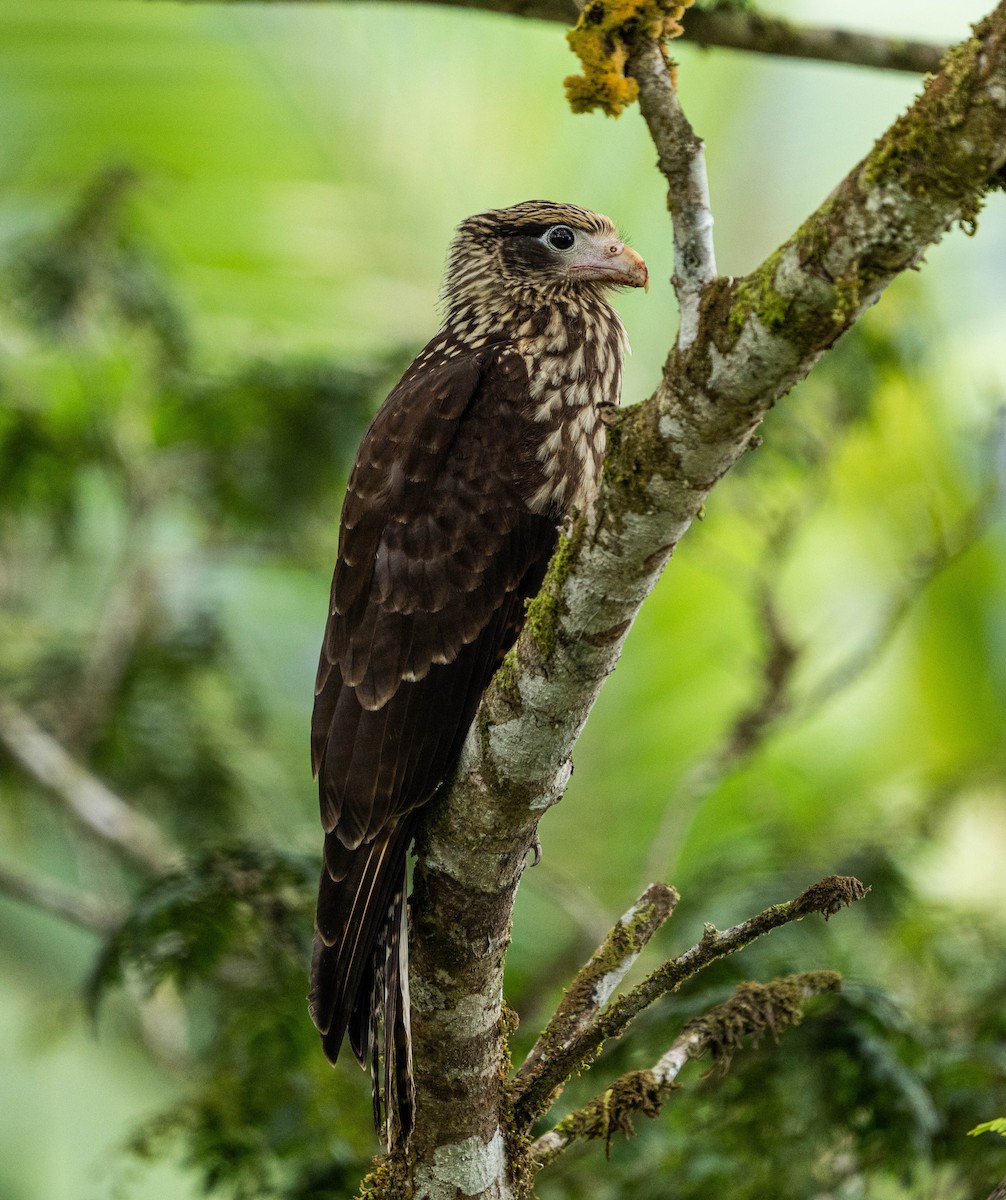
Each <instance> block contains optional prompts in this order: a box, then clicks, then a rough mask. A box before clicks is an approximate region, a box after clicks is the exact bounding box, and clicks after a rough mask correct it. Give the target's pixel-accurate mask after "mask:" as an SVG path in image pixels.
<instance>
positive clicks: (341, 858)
mask: <svg viewBox="0 0 1006 1200" xmlns="http://www.w3.org/2000/svg"><path fill="white" fill-rule="evenodd" d="M411 840H412V822H411V821H409V820H408V819H407V818H405V819H402V820H400V821H398V822H396V823H395V824H393V825H389V826H386V827H385V828H384V829H383V830H381V832H380V833H379V834H378V836H377V837H376V838H375V839H374V840H373V841H372V842H370V843H365V844H364V845H361V846H359V847H357V848H356V849H354V850H349V849H347V848H346V847H345V846H343V845H342V844H341V843H340V842H338V839H337V838H336V837H335V835H334V834H330V835H329V836H328V838H326V847H325V851H326V853H325V862H326V865H325V867H324V869H323V870H322V875H321V884H320V886H319V889H318V912H317V918H316V922H315V939H314V954H313V959H312V963H311V992H310V995H309V998H308V1006H309V1010H310V1013H311V1018H312V1020H313V1021H314V1023H315V1025H316V1026H317V1027H318V1030H319V1032H320V1033H321V1035H322V1039H321V1040H322V1046H323V1048H324V1050H325V1053H326V1055H327V1056H328V1058H329V1061H330V1062H333V1063H334V1062H335V1061H336V1059H337V1058H338V1056H339V1051H340V1049H341V1047H342V1043H343V1040H344V1038H345V1037H346V1035H347V1033H348V1035H349V1042H350V1046H351V1048H352V1050H353V1053H354V1054H355V1055H356V1057H357V1059H358V1060H359V1062H360V1063H361V1064H362V1065H363V1066H367V1065H369V1066H370V1069H371V1074H372V1078H373V1090H374V1120H375V1124H376V1126H377V1128H378V1130H380V1129H381V1125H382V1120H381V1116H382V1108H383V1110H384V1112H385V1114H386V1127H387V1132H388V1137H389V1139H390V1138H391V1136H392V1131H393V1129H394V1128H395V1127H396V1126H397V1128H399V1129H400V1130H401V1135H402V1136H403V1137H407V1136H408V1134H409V1133H410V1132H411V1130H412V1122H413V1112H414V1105H415V1101H414V1084H413V1080H412V1039H411V1031H410V1028H409V993H408V934H407V930H406V908H405V883H406V880H405V873H406V855H407V852H408V847H409V843H410V841H411ZM329 843H335V844H329ZM382 1026H383V1038H382V1037H381V1036H380V1035H381V1031H382ZM382 1056H383V1058H384V1072H383V1083H384V1096H383V1105H382V1097H381V1078H382V1073H381V1071H380V1058H381V1057H382Z"/></svg>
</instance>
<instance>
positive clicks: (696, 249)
mask: <svg viewBox="0 0 1006 1200" xmlns="http://www.w3.org/2000/svg"><path fill="white" fill-rule="evenodd" d="M628 70H629V73H630V74H631V75H632V76H633V78H634V79H635V80H636V83H637V85H638V87H639V107H640V110H641V111H642V113H643V116H644V118H645V119H646V123H647V125H648V127H649V130H650V136H651V137H652V138H653V144H654V145H655V146H656V148H657V165H658V166H659V168H660V171H661V174H662V175H663V176H664V178H665V179H666V180H667V207H668V209H669V210H670V213H671V217H672V219H673V228H674V276H673V278H672V280H671V283H672V284H673V285H674V292H675V295H676V296H677V299H678V309H679V312H680V325H679V328H678V347H679V349H681V350H687V349H688V347H689V346H691V344H692V343H693V342H694V341H695V339H696V337H697V336H698V331H699V305H700V301H701V298H702V294H703V292H704V290H705V289H706V288H707V287H708V286H709V285H710V284H711V283H712V282H713V280H715V278H716V255H715V251H714V249H713V214H712V210H711V208H710V204H709V181H708V179H707V177H706V162H705V150H704V147H703V145H702V140H701V139H700V138H698V137H696V135H695V131H694V130H693V129H692V127H691V125H690V124H689V122H688V118H687V117H686V116H685V114H684V110H683V109H682V107H681V103H680V101H679V100H678V93H677V89H676V88H675V86H674V80H673V78H672V75H671V71H670V69H669V67H668V65H667V63H666V62H665V60H664V55H663V51H662V50H661V48H660V46H659V45H657V43H656V42H654V41H649V40H648V41H646V42H645V43H644V44H643V45H641V46H640V47H639V48H638V50H637V51H636V52H635V54H633V55H632V57H631V58H630V60H629V63H628Z"/></svg>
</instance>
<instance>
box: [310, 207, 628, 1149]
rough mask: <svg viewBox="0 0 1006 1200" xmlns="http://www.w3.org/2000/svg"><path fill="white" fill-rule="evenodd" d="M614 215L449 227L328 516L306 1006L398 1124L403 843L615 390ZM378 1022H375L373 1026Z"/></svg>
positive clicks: (538, 210)
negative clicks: (395, 369)
mask: <svg viewBox="0 0 1006 1200" xmlns="http://www.w3.org/2000/svg"><path fill="white" fill-rule="evenodd" d="M647 282H648V279H647V272H646V265H645V264H644V262H643V260H642V259H641V258H640V256H639V255H638V254H636V253H635V251H633V250H631V249H630V248H629V247H628V246H626V245H625V244H624V243H623V242H622V241H621V240H620V239H619V236H618V233H617V231H616V229H615V227H614V225H613V224H612V223H611V221H610V220H608V218H607V217H602V216H598V215H597V214H596V213H592V212H588V211H587V210H586V209H582V208H576V207H574V206H573V205H569V204H553V203H551V202H548V201H543V200H530V201H527V202H526V203H524V204H517V205H514V206H513V207H512V208H503V209H496V210H493V211H491V212H485V213H481V214H479V215H478V216H474V217H470V218H469V219H468V220H466V221H463V222H462V223H461V225H460V226H459V228H458V230H457V234H456V236H455V238H454V241H453V243H452V245H451V249H450V255H449V258H448V263H447V271H446V276H445V279H444V286H443V306H444V312H445V319H444V323H443V325H442V327H441V329H440V331H439V332H438V333H437V334H436V335H435V336H434V338H433V339H432V341H430V342H429V344H428V345H427V346H426V347H425V349H424V350H423V351H422V352H421V353H420V355H419V357H418V358H417V359H416V360H415V362H414V363H413V364H412V365H411V366H410V367H409V369H408V370H407V371H406V373H405V375H404V377H403V378H402V380H401V382H400V383H399V384H398V385H397V387H395V389H394V390H393V391H392V393H391V394H390V396H388V398H387V400H385V402H384V404H383V405H382V406H381V408H380V410H379V411H378V413H377V415H376V416H375V417H374V420H373V421H372V422H371V425H370V427H369V429H368V430H367V432H366V434H365V435H364V438H363V442H362V444H361V446H360V449H359V451H358V453H357V456H356V461H355V463H354V466H353V469H352V473H351V475H350V479H349V485H348V489H347V492H346V499H345V502H344V504H343V508H342V521H341V527H340V530H339V554H338V561H337V562H336V566H335V574H334V577H333V580H332V596H331V605H330V609H329V617H328V626H327V628H326V630H325V640H324V644H323V646H322V650H321V661H320V663H319V666H318V678H317V684H316V687H315V703H314V716H313V720H312V728H311V750H312V761H313V767H314V771H315V773H316V775H317V777H318V786H319V793H320V797H321V821H322V825H323V826H324V829H325V852H324V867H323V869H322V873H321V885H320V888H319V892H318V912H317V920H316V929H315V943H314V958H313V963H312V970H311V994H310V1011H311V1016H312V1018H313V1020H314V1022H315V1024H316V1025H317V1027H318V1029H319V1031H320V1032H321V1036H322V1044H323V1046H324V1049H325V1053H326V1054H327V1055H328V1057H329V1059H330V1060H331V1061H332V1062H333V1063H334V1062H335V1060H336V1058H337V1056H338V1054H339V1049H340V1047H341V1045H342V1041H343V1038H344V1036H345V1035H346V1033H347V1032H348V1034H349V1042H350V1045H351V1046H352V1048H353V1052H354V1054H355V1055H356V1056H357V1058H358V1059H359V1060H360V1062H361V1063H362V1064H364V1065H365V1064H366V1063H367V1062H368V1061H369V1062H370V1063H371V1066H372V1071H373V1077H374V1115H375V1121H376V1123H377V1124H378V1127H379V1128H380V1124H381V1098H380V1073H379V1064H380V1057H381V1056H382V1055H383V1058H384V1080H383V1082H384V1105H385V1110H386V1113H387V1122H388V1125H387V1129H388V1138H389V1142H390V1140H391V1139H392V1137H393V1136H395V1130H396V1128H397V1130H398V1131H399V1133H400V1135H401V1136H403V1137H407V1136H408V1134H409V1132H410V1131H411V1128H412V1124H413V1106H414V1088H413V1083H412V1057H411V1056H412V1050H411V1037H410V1032H409V998H408V995H409V994H408V939H407V929H406V917H405V887H406V856H407V852H408V848H409V844H410V843H411V841H412V837H413V834H414V833H415V831H416V822H417V819H418V817H419V815H420V810H421V809H422V806H423V805H424V804H426V803H427V802H428V801H429V800H430V799H431V797H432V796H433V795H434V794H435V793H436V791H437V789H438V788H439V787H440V786H441V785H442V784H443V783H444V781H445V780H446V779H447V777H448V776H449V774H450V772H451V771H452V769H453V768H454V766H455V764H456V762H457V759H458V756H459V754H460V752H461V747H462V743H463V742H464V738H465V734H466V733H467V731H468V727H469V725H470V724H471V722H472V719H473V717H474V715H475V710H476V707H477V706H478V703H479V698H480V697H481V695H482V692H483V691H484V690H485V688H486V687H487V685H488V683H489V681H490V679H491V678H492V676H493V673H494V672H495V670H496V668H497V667H498V666H499V665H500V662H501V661H502V658H503V656H504V654H505V653H506V651H507V650H508V649H509V648H510V646H512V645H513V642H514V640H515V639H516V637H517V634H518V633H519V631H520V628H521V625H522V623H523V620H524V609H525V602H526V601H527V600H528V599H529V598H530V597H532V596H534V594H535V593H536V592H537V590H538V588H539V587H540V586H541V582H542V579H543V578H544V575H545V568H546V566H547V564H548V560H549V558H550V556H551V554H552V551H553V550H554V548H555V545H556V540H557V529H558V526H559V524H560V522H561V521H562V519H563V518H564V516H565V515H566V514H567V513H568V512H569V511H570V510H571V509H572V508H574V507H575V508H578V509H580V510H582V509H583V508H584V506H585V505H586V504H587V503H588V502H589V499H590V497H591V495H592V492H593V489H594V488H595V486H596V483H597V479H598V475H599V471H600V465H601V458H602V455H603V453H604V442H605V427H604V423H603V411H604V408H605V406H610V405H611V404H613V403H617V401H618V397H619V389H620V385H621V372H622V357H623V353H624V350H625V346H626V339H625V330H624V328H623V326H622V323H621V321H620V320H619V318H618V316H617V314H616V313H615V311H614V310H613V309H612V307H611V306H610V304H609V303H608V300H607V299H606V293H607V292H608V291H609V290H610V289H611V288H612V287H620V286H629V287H646V286H647ZM382 1025H383V1037H382V1028H381V1027H382Z"/></svg>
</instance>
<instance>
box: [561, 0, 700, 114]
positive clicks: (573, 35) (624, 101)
mask: <svg viewBox="0 0 1006 1200" xmlns="http://www.w3.org/2000/svg"><path fill="white" fill-rule="evenodd" d="M691 4H692V0H590V2H589V3H588V4H587V5H586V6H585V7H584V9H583V11H582V12H581V13H580V19H579V21H577V23H576V28H575V29H571V30H570V31H569V33H567V34H566V40H567V41H568V42H569V44H570V48H571V49H572V50H573V53H574V54H575V55H576V56H577V58H579V60H580V62H581V64H582V66H583V74H582V75H570V76H569V77H568V78H567V79H565V80H564V81H563V84H564V86H565V88H566V97H567V99H568V100H569V103H570V107H571V108H572V109H573V112H590V110H591V109H593V108H600V109H602V110H603V111H604V112H606V113H607V114H608V116H609V117H618V116H621V114H622V113H623V112H624V111H625V109H626V108H628V106H629V105H630V104H631V103H632V102H633V100H635V98H636V96H637V95H638V93H639V88H638V86H637V84H636V81H635V80H634V79H630V78H629V77H628V76H627V75H626V74H625V66H626V63H627V61H628V58H629V54H630V53H631V51H632V48H633V46H634V45H635V44H636V43H637V42H638V40H639V39H640V38H642V37H648V38H654V39H656V40H658V41H666V40H667V39H669V38H675V37H679V36H680V34H681V33H682V28H681V17H682V16H683V15H684V11H685V9H686V8H689V7H690V6H691Z"/></svg>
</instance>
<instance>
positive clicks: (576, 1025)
mask: <svg viewBox="0 0 1006 1200" xmlns="http://www.w3.org/2000/svg"><path fill="white" fill-rule="evenodd" d="M677 903H678V893H677V892H676V891H675V889H674V888H672V887H669V886H668V885H667V884H666V883H651V884H650V886H649V887H648V888H647V889H646V891H645V892H643V894H642V895H641V896H640V897H639V899H638V900H637V901H636V903H635V904H634V905H633V906H632V907H631V908H630V909H629V910H628V912H626V913H625V914H624V915H623V916H622V917H621V918H620V919H619V920H618V922H617V923H616V924H615V926H614V928H613V929H612V930H611V931H610V933H609V934H608V936H607V937H606V938H605V939H604V941H603V942H602V943H601V945H600V946H598V948H597V949H596V950H595V951H594V953H593V955H592V956H591V959H590V961H589V962H588V963H586V964H585V965H584V966H583V967H582V968H581V969H580V970H579V971H578V972H577V973H576V976H575V977H574V979H573V982H572V983H571V984H570V985H569V988H568V989H567V991H566V994H565V996H563V998H562V1003H561V1004H560V1005H559V1007H558V1008H557V1009H556V1011H555V1013H554V1015H553V1016H552V1019H551V1020H550V1021H549V1022H548V1024H547V1025H546V1027H545V1028H544V1029H543V1030H542V1032H541V1035H540V1036H539V1038H538V1040H537V1041H536V1042H535V1044H534V1046H533V1047H532V1048H531V1052H530V1053H529V1054H528V1056H527V1058H526V1059H525V1060H524V1064H523V1066H522V1067H521V1068H520V1070H519V1071H518V1073H517V1077H516V1082H517V1085H518V1087H520V1088H527V1087H529V1086H530V1084H531V1083H532V1082H533V1081H534V1079H535V1078H536V1077H537V1076H538V1075H539V1074H540V1073H541V1071H542V1068H543V1067H544V1065H545V1064H546V1063H547V1062H548V1060H549V1058H550V1057H551V1055H552V1054H553V1052H554V1049H555V1048H557V1047H558V1048H560V1049H561V1048H562V1047H564V1046H568V1045H569V1044H570V1042H571V1041H572V1040H573V1039H574V1038H575V1037H576V1036H577V1035H578V1034H579V1033H581V1032H582V1031H583V1030H584V1029H585V1028H586V1027H587V1026H588V1025H589V1024H590V1022H591V1021H592V1020H593V1019H594V1017H595V1016H596V1014H597V1013H598V1012H599V1011H600V1009H601V1008H602V1007H603V1006H604V1005H605V1004H607V1002H608V1000H609V999H610V997H611V996H612V995H613V993H614V991H615V989H616V988H617V987H618V985H619V984H620V983H621V981H622V980H623V979H624V978H625V976H626V975H627V974H628V972H629V969H630V968H631V967H632V965H633V963H635V961H636V959H637V958H638V957H639V955H640V952H641V951H642V949H643V947H644V946H645V945H646V944H647V942H649V940H650V938H651V937H653V935H654V934H655V933H656V932H657V930H658V929H659V928H660V927H661V926H662V925H663V924H664V922H665V921H666V920H667V918H668V917H669V916H670V915H671V913H672V912H673V911H674V909H675V907H676V905H677Z"/></svg>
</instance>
